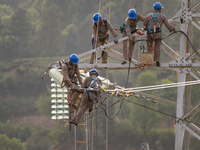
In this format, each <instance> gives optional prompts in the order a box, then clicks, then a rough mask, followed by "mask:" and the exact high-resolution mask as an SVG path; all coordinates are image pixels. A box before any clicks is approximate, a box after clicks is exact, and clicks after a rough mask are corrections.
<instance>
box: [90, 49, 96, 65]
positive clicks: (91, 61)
mask: <svg viewBox="0 0 200 150" xmlns="http://www.w3.org/2000/svg"><path fill="white" fill-rule="evenodd" d="M94 59H95V52H94V53H91V55H90V64H93V63H94Z"/></svg>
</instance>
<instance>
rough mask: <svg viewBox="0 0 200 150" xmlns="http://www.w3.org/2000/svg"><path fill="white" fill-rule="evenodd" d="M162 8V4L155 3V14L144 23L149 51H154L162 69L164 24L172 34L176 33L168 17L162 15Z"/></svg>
mask: <svg viewBox="0 0 200 150" xmlns="http://www.w3.org/2000/svg"><path fill="white" fill-rule="evenodd" d="M162 8H163V7H162V4H161V3H160V2H156V3H154V4H153V9H154V12H153V13H149V14H148V15H147V17H146V19H145V20H144V21H143V25H144V26H146V28H147V51H154V61H155V62H156V66H157V67H160V44H161V38H162V33H161V27H162V25H163V23H164V24H165V26H166V27H167V29H168V30H169V31H170V32H172V31H174V32H176V30H175V28H174V27H173V26H172V25H170V24H169V22H168V20H167V18H166V16H165V15H164V14H163V13H161V10H162Z"/></svg>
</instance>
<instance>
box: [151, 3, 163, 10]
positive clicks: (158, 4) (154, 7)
mask: <svg viewBox="0 0 200 150" xmlns="http://www.w3.org/2000/svg"><path fill="white" fill-rule="evenodd" d="M160 8H163V7H162V4H161V3H160V2H156V3H154V4H153V9H160Z"/></svg>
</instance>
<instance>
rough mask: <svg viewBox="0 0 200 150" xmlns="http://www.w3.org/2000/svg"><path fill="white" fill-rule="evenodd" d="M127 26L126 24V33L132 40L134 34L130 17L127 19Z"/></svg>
mask: <svg viewBox="0 0 200 150" xmlns="http://www.w3.org/2000/svg"><path fill="white" fill-rule="evenodd" d="M125 26H126V34H127V36H128V38H129V40H132V35H131V30H130V21H129V19H128V17H127V18H126V20H125Z"/></svg>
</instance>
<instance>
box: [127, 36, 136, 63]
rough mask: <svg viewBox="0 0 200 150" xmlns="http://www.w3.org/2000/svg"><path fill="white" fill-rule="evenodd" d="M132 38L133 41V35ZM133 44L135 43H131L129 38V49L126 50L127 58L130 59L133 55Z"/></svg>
mask: <svg viewBox="0 0 200 150" xmlns="http://www.w3.org/2000/svg"><path fill="white" fill-rule="evenodd" d="M132 38H133V40H134V41H135V37H132ZM134 46H135V44H134V45H133V44H132V43H131V40H129V51H128V58H131V59H132V56H133V51H134Z"/></svg>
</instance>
